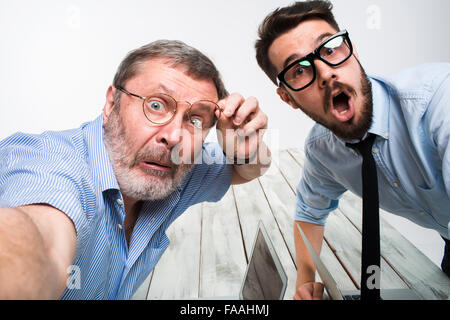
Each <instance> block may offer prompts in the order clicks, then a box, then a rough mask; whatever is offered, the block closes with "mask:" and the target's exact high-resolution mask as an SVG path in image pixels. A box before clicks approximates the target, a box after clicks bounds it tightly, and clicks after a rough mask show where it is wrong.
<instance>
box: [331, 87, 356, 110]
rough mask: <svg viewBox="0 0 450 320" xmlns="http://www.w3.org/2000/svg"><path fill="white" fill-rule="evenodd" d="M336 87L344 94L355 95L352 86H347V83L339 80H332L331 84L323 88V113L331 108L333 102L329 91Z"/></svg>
mask: <svg viewBox="0 0 450 320" xmlns="http://www.w3.org/2000/svg"><path fill="white" fill-rule="evenodd" d="M336 89H339V90H340V91H344V92H345V94H347V95H349V94H350V95H354V96H356V95H357V93H356V90H355V89H354V88H353V87H352V86H349V85H348V84H345V83H342V82H339V81H334V82H333V83H332V85H331V86H327V87H326V88H325V95H324V98H323V110H324V111H325V113H326V112H328V111H329V110H330V108H331V105H332V103H333V102H332V101H331V92H333V91H334V90H336Z"/></svg>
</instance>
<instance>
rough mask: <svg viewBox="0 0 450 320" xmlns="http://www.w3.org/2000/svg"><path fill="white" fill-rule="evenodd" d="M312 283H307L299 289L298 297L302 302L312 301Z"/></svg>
mask: <svg viewBox="0 0 450 320" xmlns="http://www.w3.org/2000/svg"><path fill="white" fill-rule="evenodd" d="M312 290H313V287H312V283H305V284H303V285H302V286H300V287H299V288H298V289H297V294H298V297H299V298H300V299H301V300H312V298H313V296H312Z"/></svg>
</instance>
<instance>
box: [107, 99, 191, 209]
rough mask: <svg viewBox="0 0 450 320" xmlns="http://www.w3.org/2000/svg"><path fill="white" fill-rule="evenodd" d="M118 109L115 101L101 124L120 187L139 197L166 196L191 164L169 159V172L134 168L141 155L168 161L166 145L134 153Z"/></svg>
mask: <svg viewBox="0 0 450 320" xmlns="http://www.w3.org/2000/svg"><path fill="white" fill-rule="evenodd" d="M119 109H120V106H119V105H118V104H116V105H115V106H114V109H113V110H112V111H111V114H110V116H109V118H108V120H107V122H106V124H105V126H104V142H105V147H106V150H107V152H108V156H109V158H110V160H111V163H112V166H113V170H114V173H115V175H116V179H117V182H118V183H119V187H120V191H121V192H122V194H123V195H125V196H127V197H130V198H132V199H135V200H138V201H139V200H143V201H153V200H159V199H163V198H166V197H167V196H168V195H170V194H171V193H173V192H174V191H175V189H176V188H177V187H178V186H179V185H180V184H181V182H182V181H183V179H184V178H185V177H186V175H187V174H188V173H189V171H190V170H191V168H192V164H180V165H175V164H173V163H172V168H173V169H172V171H171V172H170V173H168V172H161V171H159V170H145V171H144V170H142V169H141V168H137V167H136V166H138V165H139V163H140V162H141V161H143V160H144V159H155V160H156V159H158V160H161V159H165V160H167V161H169V162H171V161H170V152H169V151H167V149H165V148H158V147H154V146H146V147H144V148H143V149H141V150H139V152H138V153H137V154H135V155H133V154H132V151H131V150H130V149H131V148H130V146H131V145H132V139H131V138H130V137H129V136H127V134H126V131H125V127H124V125H123V123H122V121H121V120H120V116H119ZM133 169H134V170H133Z"/></svg>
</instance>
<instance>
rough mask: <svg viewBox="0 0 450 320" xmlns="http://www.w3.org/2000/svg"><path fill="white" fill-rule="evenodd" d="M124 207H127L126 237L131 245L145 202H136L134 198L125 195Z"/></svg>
mask: <svg viewBox="0 0 450 320" xmlns="http://www.w3.org/2000/svg"><path fill="white" fill-rule="evenodd" d="M123 200H124V207H125V221H124V230H125V237H126V240H127V243H128V246H129V245H130V239H131V235H132V233H133V229H134V226H135V224H136V221H137V219H138V217H139V212H140V211H141V208H142V204H143V201H139V200H135V199H133V198H130V197H127V196H126V195H123Z"/></svg>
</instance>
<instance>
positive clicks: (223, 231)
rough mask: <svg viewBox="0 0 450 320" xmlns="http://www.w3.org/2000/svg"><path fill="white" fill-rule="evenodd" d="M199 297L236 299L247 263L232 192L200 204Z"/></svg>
mask: <svg viewBox="0 0 450 320" xmlns="http://www.w3.org/2000/svg"><path fill="white" fill-rule="evenodd" d="M200 263H201V264H200V292H199V293H200V297H203V298H208V297H210V298H212V297H223V296H238V295H239V290H240V288H241V283H242V280H243V278H244V273H245V268H246V266H247V261H246V258H245V253H244V244H243V241H242V235H241V232H240V227H239V221H238V216H237V212H236V204H235V201H234V196H233V192H232V189H231V188H230V190H229V191H228V192H227V193H226V194H225V196H224V197H223V198H222V200H221V201H219V202H217V203H203V204H202V238H201V260H200Z"/></svg>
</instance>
